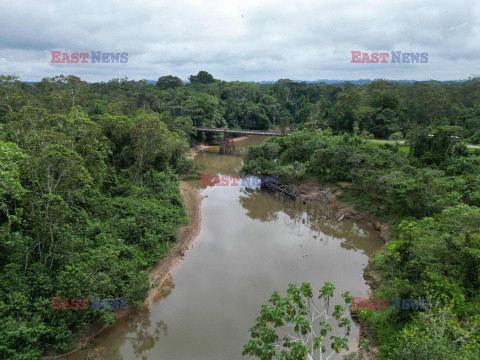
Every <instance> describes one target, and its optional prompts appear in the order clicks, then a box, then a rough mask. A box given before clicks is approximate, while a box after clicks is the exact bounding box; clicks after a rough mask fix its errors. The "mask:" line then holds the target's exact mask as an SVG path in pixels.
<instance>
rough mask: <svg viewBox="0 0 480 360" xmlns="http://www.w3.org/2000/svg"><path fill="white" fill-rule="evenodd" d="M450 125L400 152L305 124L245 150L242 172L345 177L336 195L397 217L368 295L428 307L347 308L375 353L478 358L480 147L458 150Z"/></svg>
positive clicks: (287, 178) (328, 179)
mask: <svg viewBox="0 0 480 360" xmlns="http://www.w3.org/2000/svg"><path fill="white" fill-rule="evenodd" d="M457 132H458V129H456V128H455V127H450V126H443V127H438V128H436V129H434V130H433V131H432V132H431V133H430V131H427V130H423V131H421V132H418V133H415V134H412V135H411V138H410V150H409V151H408V152H405V151H402V149H401V148H399V146H398V145H392V144H383V145H378V144H374V143H371V142H369V141H366V140H364V139H362V138H361V137H359V136H357V135H352V134H344V135H341V136H338V135H333V134H332V132H331V131H330V130H325V131H322V130H311V129H304V130H302V131H297V132H294V133H293V134H291V135H290V136H289V137H283V138H277V139H269V140H267V141H266V142H264V143H263V144H261V145H259V146H255V147H251V148H249V150H248V152H247V155H246V158H245V164H244V166H243V169H242V170H243V171H244V172H245V173H259V172H260V173H262V174H264V175H276V176H279V179H280V182H281V183H284V184H289V183H295V182H298V181H300V180H303V179H305V178H310V177H316V178H318V179H319V180H320V181H321V182H324V183H329V184H334V183H336V182H350V183H352V186H350V187H347V188H345V189H343V193H342V196H341V199H343V200H346V201H347V202H351V203H353V204H354V205H356V206H357V207H358V208H360V209H362V210H367V211H371V212H373V213H374V214H376V215H377V216H378V217H379V218H381V219H383V220H387V219H389V218H392V217H396V220H395V222H394V225H393V227H392V233H393V234H394V237H395V239H394V241H390V242H388V243H387V244H386V245H385V248H384V249H383V250H382V251H381V252H379V253H377V254H375V255H374V256H373V258H372V260H371V268H373V270H375V271H376V272H378V273H379V274H381V283H380V286H379V287H378V288H377V289H376V290H375V293H374V295H373V296H374V297H376V298H392V297H401V298H416V299H420V298H427V299H429V303H430V304H433V306H431V307H429V309H428V311H423V312H418V311H404V310H396V309H387V310H382V311H375V310H355V311H358V316H359V317H360V318H361V319H363V320H366V321H367V323H368V324H369V325H370V327H371V329H372V330H373V333H374V335H375V337H376V339H377V340H378V344H379V351H380V354H379V356H380V358H381V359H425V360H426V359H478V358H479V357H480V344H479V340H480V331H479V330H480V315H479V313H480V288H479V285H480V278H479V275H480V267H479V265H480V151H478V150H472V151H471V150H467V148H466V147H465V145H463V144H461V143H460V142H459V141H458V139H457V138H456V137H455V136H456V135H455V134H457ZM432 135H433V136H432ZM332 186H333V185H332ZM367 271H371V270H370V268H368V269H367Z"/></svg>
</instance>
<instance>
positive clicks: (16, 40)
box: [0, 0, 480, 81]
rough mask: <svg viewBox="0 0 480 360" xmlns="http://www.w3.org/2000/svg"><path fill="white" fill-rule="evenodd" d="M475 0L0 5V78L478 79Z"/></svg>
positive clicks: (0, 0) (479, 13)
mask: <svg viewBox="0 0 480 360" xmlns="http://www.w3.org/2000/svg"><path fill="white" fill-rule="evenodd" d="M479 19H480V4H479V3H478V1H475V0H457V1H455V4H452V3H451V2H450V1H440V0H427V1H422V2H419V1H413V0H403V1H398V0H390V1H382V0H377V1H374V0H363V1H360V0H356V1H355V0H336V1H330V0H328V1H319V0H297V1H295V2H294V1H285V0H276V1H273V0H272V1H271V0H267V1H260V0H257V1H253V0H245V1H238V0H235V1H232V0H222V1H220V0H183V1H179V0H177V1H174V0H162V1H131V0H130V1H113V0H103V1H83V2H79V1H70V0H63V1H50V2H47V1H33V0H32V1H25V0H24V1H22V0H16V1H15V2H13V1H7V0H0V73H14V74H16V75H19V76H20V77H21V78H22V79H23V80H40V79H41V78H43V77H50V76H54V75H58V74H74V75H78V76H81V77H82V78H83V79H85V80H89V81H96V80H108V79H110V78H112V77H124V76H128V77H129V78H131V79H142V78H147V79H156V78H158V77H159V76H161V75H166V74H173V75H177V76H180V77H181V78H183V79H186V78H187V77H188V76H189V75H191V74H194V73H196V72H198V71H199V70H207V71H209V72H211V73H212V74H213V75H214V76H215V77H216V78H219V79H224V80H256V81H260V80H277V79H279V78H291V79H304V80H314V79H319V78H330V79H332V78H335V79H358V78H390V79H412V78H415V79H430V78H434V79H439V80H442V79H458V78H466V77H468V76H469V75H471V74H473V73H478V70H477V67H478V59H479V56H480V20H479ZM51 50H62V51H66V52H73V51H79V52H80V51H81V52H90V51H94V50H100V51H104V52H128V53H129V62H128V63H127V64H51V63H50V59H51V55H50V51H51ZM352 50H363V51H387V52H389V51H392V50H400V51H406V52H428V53H429V62H428V63H427V64H352V63H351V62H350V60H351V55H350V51H352Z"/></svg>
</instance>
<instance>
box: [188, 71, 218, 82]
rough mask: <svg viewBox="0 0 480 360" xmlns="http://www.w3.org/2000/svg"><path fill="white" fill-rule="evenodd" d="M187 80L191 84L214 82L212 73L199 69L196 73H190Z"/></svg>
mask: <svg viewBox="0 0 480 360" xmlns="http://www.w3.org/2000/svg"><path fill="white" fill-rule="evenodd" d="M188 80H190V83H191V84H211V83H214V82H215V79H214V77H213V75H212V74H209V73H208V72H206V71H199V72H198V74H197V75H190V76H189V77H188Z"/></svg>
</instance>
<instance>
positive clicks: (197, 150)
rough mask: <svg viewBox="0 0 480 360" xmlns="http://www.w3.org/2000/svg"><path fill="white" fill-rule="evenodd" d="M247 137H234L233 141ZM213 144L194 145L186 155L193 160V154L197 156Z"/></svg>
mask: <svg viewBox="0 0 480 360" xmlns="http://www.w3.org/2000/svg"><path fill="white" fill-rule="evenodd" d="M247 137H248V136H242V137H238V138H234V139H233V142H238V141H242V140H245V139H246V138H247ZM213 146H215V145H206V144H200V145H195V146H193V147H191V148H190V155H189V156H187V158H189V159H191V160H193V159H194V158H195V156H197V154H199V153H201V152H202V151H204V150H205V149H208V148H209V147H213Z"/></svg>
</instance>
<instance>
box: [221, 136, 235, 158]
mask: <svg viewBox="0 0 480 360" xmlns="http://www.w3.org/2000/svg"><path fill="white" fill-rule="evenodd" d="M219 150H220V154H231V153H233V152H234V151H235V144H234V142H233V135H232V134H229V133H227V132H226V131H225V132H224V133H223V139H222V140H220V149H219Z"/></svg>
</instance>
